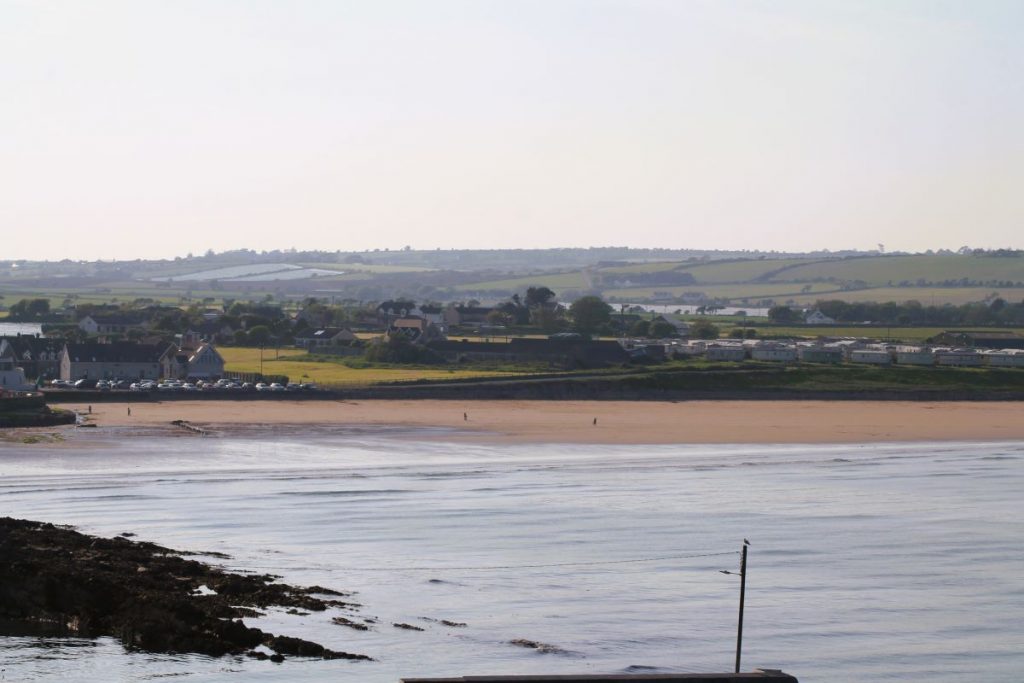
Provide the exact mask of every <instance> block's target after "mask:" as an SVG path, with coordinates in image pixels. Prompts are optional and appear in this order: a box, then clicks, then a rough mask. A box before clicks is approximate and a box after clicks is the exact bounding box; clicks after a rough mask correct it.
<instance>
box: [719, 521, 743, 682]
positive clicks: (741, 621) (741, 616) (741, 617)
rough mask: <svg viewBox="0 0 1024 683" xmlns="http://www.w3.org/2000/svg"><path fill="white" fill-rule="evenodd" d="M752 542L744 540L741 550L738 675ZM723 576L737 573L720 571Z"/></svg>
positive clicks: (737, 627) (737, 644)
mask: <svg viewBox="0 0 1024 683" xmlns="http://www.w3.org/2000/svg"><path fill="white" fill-rule="evenodd" d="M749 545H750V541H748V540H747V539H745V538H744V539H743V547H742V550H740V571H739V576H740V618H739V622H738V624H737V626H736V673H739V672H740V656H741V655H742V653H743V600H744V598H745V597H746V594H747V546H749ZM720 571H721V573H722V574H729V575H731V576H735V575H736V573H737V572H730V571H726V570H724V569H722V570H720Z"/></svg>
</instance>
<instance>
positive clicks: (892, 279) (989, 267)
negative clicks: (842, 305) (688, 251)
mask: <svg viewBox="0 0 1024 683" xmlns="http://www.w3.org/2000/svg"><path fill="white" fill-rule="evenodd" d="M694 275H696V273H695V274H694ZM817 278H835V279H836V280H848V281H851V280H862V281H864V282H866V283H868V284H869V285H875V286H888V285H889V284H890V283H899V282H902V281H909V282H916V281H917V280H918V279H924V280H926V281H928V282H943V281H946V280H960V279H962V278H966V279H967V280H974V281H988V280H999V281H1012V282H1021V281H1024V258H1020V257H1017V258H1000V257H993V256H967V255H960V254H948V255H946V254H941V255H940V254H936V255H929V254H917V255H914V256H868V257H858V258H848V259H836V260H829V261H810V262H805V263H802V264H799V265H794V266H792V267H790V268H787V269H786V270H783V271H781V272H779V273H777V274H776V275H774V276H773V277H772V278H771V279H772V280H773V281H789V282H793V281H802V280H812V279H817ZM698 279H699V278H698Z"/></svg>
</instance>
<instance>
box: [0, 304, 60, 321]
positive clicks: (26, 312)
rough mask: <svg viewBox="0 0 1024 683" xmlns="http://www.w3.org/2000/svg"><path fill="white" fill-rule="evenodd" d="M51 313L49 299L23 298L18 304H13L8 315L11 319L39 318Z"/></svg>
mask: <svg viewBox="0 0 1024 683" xmlns="http://www.w3.org/2000/svg"><path fill="white" fill-rule="evenodd" d="M49 313H50V300H49V299H22V300H21V301H19V302H18V303H16V304H11V307H10V309H9V310H8V312H7V316H8V318H10V319H11V320H38V319H40V318H42V317H45V316H46V315H48V314H49Z"/></svg>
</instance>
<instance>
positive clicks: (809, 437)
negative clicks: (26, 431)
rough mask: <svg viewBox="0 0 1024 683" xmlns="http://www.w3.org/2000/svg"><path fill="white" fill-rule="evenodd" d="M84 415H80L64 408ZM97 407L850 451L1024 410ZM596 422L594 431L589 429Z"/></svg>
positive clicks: (957, 433)
mask: <svg viewBox="0 0 1024 683" xmlns="http://www.w3.org/2000/svg"><path fill="white" fill-rule="evenodd" d="M62 407H63V408H70V409H74V410H77V411H79V412H82V413H85V412H87V410H88V406H86V405H64V406H62ZM128 407H129V405H128V404H124V403H110V404H95V405H93V406H92V410H93V414H92V415H91V416H90V417H89V421H90V422H92V423H94V424H96V425H97V426H98V427H114V426H117V427H125V426H127V427H161V426H168V427H169V426H170V422H171V421H172V420H185V421H187V422H189V423H192V424H195V425H198V426H200V427H203V428H206V429H209V430H212V431H222V432H231V433H244V430H245V428H246V427H247V426H249V425H261V426H272V427H280V428H281V429H282V430H285V429H287V428H288V427H289V426H296V427H300V426H303V425H307V426H308V425H324V426H351V427H368V426H369V427H372V426H387V427H407V428H419V427H448V428H453V429H456V430H459V431H458V432H455V433H446V434H445V435H443V436H432V437H426V438H444V439H449V440H450V439H456V440H462V439H469V440H473V441H485V442H491V443H496V442H507V443H593V444H673V443H851V442H852V443H857V442H885V441H1006V440H1017V439H1024V402H991V403H980V402H905V401H877V402H872V401H683V402H644V401H466V402H460V401H437V400H417V401H280V402H276V401H168V402H162V403H138V404H131V405H130V407H131V415H130V416H129V415H128ZM595 420H596V423H595Z"/></svg>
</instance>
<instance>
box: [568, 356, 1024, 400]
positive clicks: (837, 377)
mask: <svg viewBox="0 0 1024 683" xmlns="http://www.w3.org/2000/svg"><path fill="white" fill-rule="evenodd" d="M683 365H685V364H672V365H671V366H664V367H661V366H659V369H658V370H655V371H650V372H641V373H635V374H631V375H626V376H622V377H608V378H601V379H600V380H577V381H601V382H607V381H611V382H613V383H617V382H621V383H622V388H624V389H632V390H650V391H652V392H661V391H678V392H695V393H703V392H709V393H714V392H743V393H750V394H754V395H756V394H765V395H771V394H773V393H780V392H784V393H786V394H787V395H792V394H797V395H799V394H801V393H807V394H812V393H813V394H815V395H816V397H817V398H821V397H822V395H824V396H828V395H833V396H835V397H836V398H843V397H844V396H849V395H850V394H852V393H856V394H858V395H859V396H861V397H865V395H866V396H867V397H869V398H870V396H871V395H872V394H878V395H885V394H889V395H892V394H903V395H906V396H907V397H908V398H918V399H923V398H928V397H929V396H932V395H934V397H935V398H950V397H951V396H953V395H954V394H955V395H957V397H959V398H998V397H999V396H1000V395H1007V394H1017V395H1020V394H1024V370H1019V369H989V368H929V367H907V366H904V367H895V366H893V367H873V366H865V365H839V366H835V365H815V364H801V365H791V366H785V367H780V366H778V364H771V363H762V364H758V365H756V366H755V365H754V364H751V363H747V364H744V365H742V366H740V365H738V364H737V365H735V366H734V367H733V368H731V369H728V368H725V367H724V366H725V365H726V364H717V365H716V366H711V365H705V366H703V367H702V366H698V365H691V366H690V367H689V368H686V367H681V366H683Z"/></svg>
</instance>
